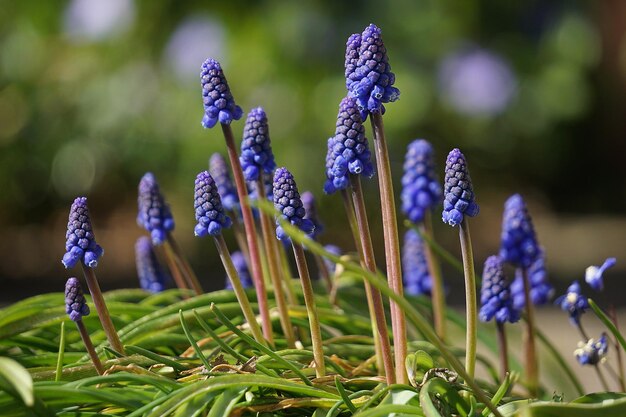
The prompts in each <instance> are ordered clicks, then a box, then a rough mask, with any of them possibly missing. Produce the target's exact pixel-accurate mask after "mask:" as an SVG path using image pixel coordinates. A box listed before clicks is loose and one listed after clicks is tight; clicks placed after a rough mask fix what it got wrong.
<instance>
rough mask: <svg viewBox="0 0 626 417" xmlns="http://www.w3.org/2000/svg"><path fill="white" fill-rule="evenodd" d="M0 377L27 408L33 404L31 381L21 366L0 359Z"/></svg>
mask: <svg viewBox="0 0 626 417" xmlns="http://www.w3.org/2000/svg"><path fill="white" fill-rule="evenodd" d="M0 376H2V377H3V378H4V380H5V381H6V382H8V383H9V385H10V386H11V387H12V388H13V389H14V390H15V391H16V392H17V394H18V395H19V396H20V398H21V399H22V401H23V402H24V404H25V405H26V406H27V407H31V406H32V405H33V404H34V403H35V397H34V395H33V380H32V378H31V377H30V374H29V373H28V371H27V370H26V369H24V368H23V367H22V365H20V364H19V363H17V362H16V361H14V360H13V359H9V358H3V357H0Z"/></svg>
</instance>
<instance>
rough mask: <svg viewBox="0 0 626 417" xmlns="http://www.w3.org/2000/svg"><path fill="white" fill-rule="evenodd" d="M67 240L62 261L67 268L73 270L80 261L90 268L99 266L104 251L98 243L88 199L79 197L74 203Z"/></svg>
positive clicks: (66, 234)
mask: <svg viewBox="0 0 626 417" xmlns="http://www.w3.org/2000/svg"><path fill="white" fill-rule="evenodd" d="M65 239H66V241H65V255H63V259H62V260H61V262H62V263H63V265H64V266H65V268H73V267H74V266H75V265H76V263H77V262H78V261H82V262H83V263H84V264H85V265H86V266H87V267H89V268H95V267H96V266H98V259H99V258H100V257H101V256H102V254H103V253H104V250H103V249H102V247H100V245H98V244H97V243H96V237H95V236H94V233H93V229H92V227H91V219H90V217H89V209H88V208H87V198H86V197H78V198H76V199H75V200H74V202H73V203H72V207H71V208H70V215H69V220H68V222H67V232H66V233H65Z"/></svg>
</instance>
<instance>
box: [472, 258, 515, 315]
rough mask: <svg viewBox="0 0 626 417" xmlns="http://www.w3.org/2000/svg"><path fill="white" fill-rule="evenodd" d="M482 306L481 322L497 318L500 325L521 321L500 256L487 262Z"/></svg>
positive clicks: (481, 293) (481, 300) (484, 271)
mask: <svg viewBox="0 0 626 417" xmlns="http://www.w3.org/2000/svg"><path fill="white" fill-rule="evenodd" d="M480 304H481V307H480V313H479V315H478V317H479V318H480V320H481V321H490V320H491V319H493V318H494V317H495V319H496V321H497V322H498V323H506V322H507V321H508V322H509V323H515V322H517V321H519V319H520V311H519V310H518V309H517V308H515V306H514V305H513V299H512V298H511V291H510V289H509V283H508V282H507V280H506V278H505V277H504V270H503V265H502V259H500V257H499V256H490V257H489V258H487V260H486V261H485V267H484V269H483V282H482V288H481V291H480Z"/></svg>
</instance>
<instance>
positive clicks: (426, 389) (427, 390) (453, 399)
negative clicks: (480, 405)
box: [419, 377, 470, 417]
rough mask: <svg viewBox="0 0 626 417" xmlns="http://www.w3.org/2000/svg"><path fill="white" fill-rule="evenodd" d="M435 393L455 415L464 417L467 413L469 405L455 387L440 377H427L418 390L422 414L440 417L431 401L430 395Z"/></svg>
mask: <svg viewBox="0 0 626 417" xmlns="http://www.w3.org/2000/svg"><path fill="white" fill-rule="evenodd" d="M435 394H437V396H438V398H440V400H441V401H442V402H444V404H446V405H447V406H448V407H449V408H450V409H451V410H454V412H455V415H460V416H462V417H466V416H467V415H468V412H469V409H470V406H469V405H468V404H467V402H466V401H465V400H464V399H463V398H461V396H460V395H459V393H458V392H457V390H456V388H454V387H453V386H452V385H450V383H448V382H446V381H444V380H443V379H442V378H437V377H435V378H432V379H429V380H428V381H427V382H426V383H425V384H424V386H423V387H422V389H421V390H420V394H419V399H420V405H421V406H422V408H423V409H424V414H425V415H426V416H427V417H441V414H439V411H438V410H437V407H436V406H435V404H434V403H433V400H432V398H431V396H433V395H435Z"/></svg>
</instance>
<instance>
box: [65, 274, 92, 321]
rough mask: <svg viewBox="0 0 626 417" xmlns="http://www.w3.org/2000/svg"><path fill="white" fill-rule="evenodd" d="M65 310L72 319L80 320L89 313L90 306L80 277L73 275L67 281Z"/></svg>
mask: <svg viewBox="0 0 626 417" xmlns="http://www.w3.org/2000/svg"><path fill="white" fill-rule="evenodd" d="M65 312H66V313H67V314H69V316H70V320H72V321H80V320H82V319H83V317H84V316H88V315H89V306H88V305H87V301H85V295H84V294H83V289H82V288H81V286H80V281H79V280H78V278H74V277H72V278H70V279H68V280H67V282H66V283H65Z"/></svg>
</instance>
